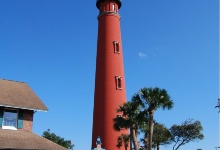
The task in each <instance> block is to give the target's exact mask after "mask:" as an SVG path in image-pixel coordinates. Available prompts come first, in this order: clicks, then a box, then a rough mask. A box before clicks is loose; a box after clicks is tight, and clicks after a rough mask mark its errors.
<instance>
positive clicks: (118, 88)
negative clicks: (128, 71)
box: [115, 76, 122, 90]
mask: <svg viewBox="0 0 220 150" xmlns="http://www.w3.org/2000/svg"><path fill="white" fill-rule="evenodd" d="M115 82H116V89H117V90H121V89H122V83H121V82H122V77H120V76H116V77H115Z"/></svg>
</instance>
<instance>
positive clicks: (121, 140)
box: [116, 134, 130, 150]
mask: <svg viewBox="0 0 220 150" xmlns="http://www.w3.org/2000/svg"><path fill="white" fill-rule="evenodd" d="M129 141H130V136H129V135H126V134H121V136H119V137H118V142H117V145H116V146H117V147H118V148H120V147H121V146H122V145H124V147H125V150H127V149H128V145H129Z"/></svg>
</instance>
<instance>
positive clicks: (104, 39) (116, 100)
mask: <svg viewBox="0 0 220 150" xmlns="http://www.w3.org/2000/svg"><path fill="white" fill-rule="evenodd" d="M96 6H97V8H98V9H99V15H98V41H97V56H96V78H95V94H94V112H93V132H92V148H95V147H96V139H97V137H100V138H101V140H102V147H103V148H105V149H106V150H117V149H118V148H117V147H116V144H117V138H118V136H119V135H121V133H122V132H117V131H114V129H113V118H115V117H116V116H117V115H118V114H117V112H116V108H118V106H119V105H121V104H123V103H124V102H126V89H125V78H124V64H123V56H122V42H121V31H120V15H119V14H118V10H119V9H120V7H121V1H120V0H97V2H96ZM123 133H128V132H127V130H126V131H123ZM121 149H122V148H121Z"/></svg>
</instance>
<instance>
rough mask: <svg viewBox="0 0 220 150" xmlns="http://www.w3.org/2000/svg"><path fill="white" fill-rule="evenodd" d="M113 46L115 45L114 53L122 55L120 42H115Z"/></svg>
mask: <svg viewBox="0 0 220 150" xmlns="http://www.w3.org/2000/svg"><path fill="white" fill-rule="evenodd" d="M113 44H114V53H117V54H119V53H120V44H119V42H118V41H114V42H113Z"/></svg>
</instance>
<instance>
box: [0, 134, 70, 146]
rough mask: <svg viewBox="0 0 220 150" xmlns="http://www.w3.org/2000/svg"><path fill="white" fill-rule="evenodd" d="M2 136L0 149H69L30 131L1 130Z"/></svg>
mask: <svg viewBox="0 0 220 150" xmlns="http://www.w3.org/2000/svg"><path fill="white" fill-rule="evenodd" d="M0 138H1V140H0V149H2V148H3V149H14V150H19V149H20V150H21V149H22V150H34V149H35V150H36V149H38V150H67V149H66V148H64V147H62V146H60V145H58V144H56V143H54V142H51V141H50V140H48V139H45V138H43V137H41V136H38V135H36V134H34V133H32V132H30V131H24V130H0Z"/></svg>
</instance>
